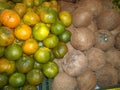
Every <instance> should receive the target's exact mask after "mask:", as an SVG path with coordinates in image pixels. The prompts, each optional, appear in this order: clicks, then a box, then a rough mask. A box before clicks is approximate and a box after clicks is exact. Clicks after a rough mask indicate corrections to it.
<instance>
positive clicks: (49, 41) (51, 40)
mask: <svg viewBox="0 0 120 90" xmlns="http://www.w3.org/2000/svg"><path fill="white" fill-rule="evenodd" d="M58 42H59V39H58V37H57V36H56V35H54V34H49V35H48V37H47V38H46V39H44V40H43V44H44V45H45V46H46V47H47V48H54V47H55V46H56V45H57V44H58Z"/></svg>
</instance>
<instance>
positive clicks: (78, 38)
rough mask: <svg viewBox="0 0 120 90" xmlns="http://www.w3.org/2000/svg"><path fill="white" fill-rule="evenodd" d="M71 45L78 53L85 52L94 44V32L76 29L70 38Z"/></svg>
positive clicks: (84, 28)
mask: <svg viewBox="0 0 120 90" xmlns="http://www.w3.org/2000/svg"><path fill="white" fill-rule="evenodd" d="M70 43H71V45H72V46H73V47H74V48H75V49H78V50H80V51H85V50H88V49H90V48H91V47H93V45H94V44H95V35H94V32H92V31H91V30H89V29H88V28H87V27H81V28H76V29H75V30H74V31H73V33H72V36H71V41H70Z"/></svg>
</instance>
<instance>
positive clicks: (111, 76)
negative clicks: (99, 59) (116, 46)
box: [95, 64, 118, 88]
mask: <svg viewBox="0 0 120 90" xmlns="http://www.w3.org/2000/svg"><path fill="white" fill-rule="evenodd" d="M95 73H96V77H97V84H98V85H99V86H100V87H103V88H104V87H110V86H115V85H117V84H118V72H117V70H116V69H115V68H114V67H113V66H112V65H110V64H106V65H105V66H104V67H103V68H101V69H100V70H98V71H97V72H95Z"/></svg>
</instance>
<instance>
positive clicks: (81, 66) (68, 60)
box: [62, 50, 88, 76]
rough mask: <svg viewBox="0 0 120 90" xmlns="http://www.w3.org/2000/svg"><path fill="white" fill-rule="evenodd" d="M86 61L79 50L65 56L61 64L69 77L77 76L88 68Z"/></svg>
mask: <svg viewBox="0 0 120 90" xmlns="http://www.w3.org/2000/svg"><path fill="white" fill-rule="evenodd" d="M87 66H88V59H87V57H86V56H85V54H84V53H83V52H81V51H79V50H73V51H72V52H68V53H67V54H66V55H65V58H64V61H63V63H62V67H63V70H64V71H65V72H66V73H67V74H68V75H70V76H79V75H80V74H81V73H82V72H84V71H85V70H86V69H87V68H88V67H87Z"/></svg>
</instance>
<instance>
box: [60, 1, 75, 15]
mask: <svg viewBox="0 0 120 90" xmlns="http://www.w3.org/2000/svg"><path fill="white" fill-rule="evenodd" d="M58 4H59V6H60V9H61V11H68V12H70V13H71V14H72V12H73V11H74V10H75V8H76V7H75V4H74V3H72V2H66V1H63V0H59V1H58Z"/></svg>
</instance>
